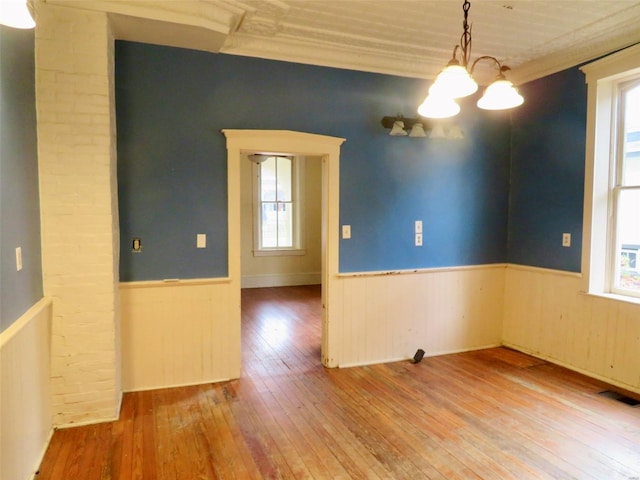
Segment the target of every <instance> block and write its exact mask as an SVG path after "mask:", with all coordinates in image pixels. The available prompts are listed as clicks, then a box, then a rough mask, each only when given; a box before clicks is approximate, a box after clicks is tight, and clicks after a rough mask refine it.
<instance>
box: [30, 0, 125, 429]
mask: <svg viewBox="0 0 640 480" xmlns="http://www.w3.org/2000/svg"><path fill="white" fill-rule="evenodd" d="M36 13H37V28H36V102H37V114H38V162H39V175H40V201H41V206H40V210H41V216H42V257H43V277H44V293H45V295H46V296H48V297H52V298H53V324H52V343H51V353H52V359H51V360H52V361H51V365H52V366H51V391H52V397H53V399H52V401H53V402H52V403H53V423H54V425H69V424H78V423H92V422H98V421H103V420H110V419H113V418H115V417H116V416H117V414H118V410H119V405H120V398H121V388H120V332H119V307H118V288H117V284H118V255H119V241H118V232H119V227H118V208H117V178H116V137H115V104H114V76H113V68H114V67H113V52H114V48H113V38H112V36H111V34H110V31H109V25H108V20H107V15H106V14H105V13H100V12H90V11H84V10H78V9H73V8H65V7H58V6H51V5H48V4H44V3H40V2H39V3H38V4H37V12H36Z"/></svg>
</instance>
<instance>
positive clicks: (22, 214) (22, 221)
mask: <svg viewBox="0 0 640 480" xmlns="http://www.w3.org/2000/svg"><path fill="white" fill-rule="evenodd" d="M34 65H35V64H34V31H33V30H18V29H13V28H9V27H5V26H2V25H0V93H1V104H0V225H1V227H0V331H2V330H5V329H6V328H7V327H8V326H9V325H11V324H12V323H13V322H14V321H15V320H17V319H18V318H19V317H20V316H21V315H22V314H23V313H24V312H25V311H26V310H28V309H29V308H30V307H31V306H32V305H34V304H35V303H36V302H37V301H38V300H40V299H41V298H42V261H41V252H40V207H39V196H38V160H37V138H36V109H35V66H34ZM16 247H21V248H22V258H23V269H22V270H21V271H20V272H18V271H16Z"/></svg>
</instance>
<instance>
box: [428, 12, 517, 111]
mask: <svg viewBox="0 0 640 480" xmlns="http://www.w3.org/2000/svg"><path fill="white" fill-rule="evenodd" d="M470 8H471V3H469V1H468V0H465V2H464V4H463V5H462V11H463V12H464V22H463V23H462V26H463V32H462V37H460V44H459V45H456V46H455V47H454V49H453V56H452V58H451V60H450V61H449V63H448V64H447V66H446V67H445V68H444V69H443V70H442V71H441V72H440V73H439V74H438V76H437V77H436V79H435V82H434V83H433V85H431V87H430V88H429V95H427V98H425V100H424V102H422V104H421V105H420V106H419V107H418V113H419V114H420V115H421V116H423V117H427V118H448V117H453V116H454V115H457V114H458V112H460V105H458V104H457V103H456V99H458V98H462V97H467V96H469V95H471V94H473V93H475V92H476V91H477V90H478V84H477V82H476V81H475V80H474V79H473V71H474V69H475V67H476V65H477V64H478V62H480V61H485V60H486V61H491V62H493V63H494V65H495V67H496V69H497V70H498V74H497V77H496V79H495V80H494V81H493V83H491V84H490V85H489V86H488V87H487V89H486V90H485V92H484V95H483V96H482V98H480V100H478V107H480V108H483V109H485V110H506V109H508V108H513V107H517V106H519V105H522V103H523V102H524V99H523V98H522V95H520V94H519V93H518V89H517V88H515V87H514V86H513V83H511V82H510V81H509V80H507V79H506V78H505V76H504V72H506V71H508V70H510V68H509V67H507V66H506V65H502V64H501V63H500V62H499V61H498V60H497V59H496V58H495V57H490V56H488V55H483V56H482V57H478V58H477V59H476V60H475V61H474V62H473V63H472V64H471V68H469V63H470V61H471V27H470V26H469V23H468V17H469V9H470ZM459 51H460V59H458V52H459Z"/></svg>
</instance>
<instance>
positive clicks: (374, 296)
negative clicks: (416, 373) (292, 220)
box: [329, 264, 505, 367]
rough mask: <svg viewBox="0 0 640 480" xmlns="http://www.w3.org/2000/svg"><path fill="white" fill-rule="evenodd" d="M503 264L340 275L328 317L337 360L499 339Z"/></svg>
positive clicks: (382, 357)
mask: <svg viewBox="0 0 640 480" xmlns="http://www.w3.org/2000/svg"><path fill="white" fill-rule="evenodd" d="M504 270H505V265H503V264H500V265H487V266H484V265H483V266H474V267H460V268H446V269H429V270H422V271H415V272H407V271H400V272H384V273H382V272H381V273H377V274H376V273H363V274H341V275H340V276H339V277H338V278H337V279H336V280H333V281H332V287H333V288H332V292H331V312H330V317H329V322H330V323H333V327H332V328H333V329H335V330H336V334H337V335H336V337H337V339H338V340H337V341H338V342H340V345H339V348H338V349H337V351H335V349H334V354H336V358H337V363H338V366H340V367H349V366H355V365H366V364H372V363H382V362H391V361H397V360H403V359H407V358H411V357H413V355H414V354H415V352H416V350H417V349H418V348H422V349H423V350H425V352H426V355H429V356H432V355H441V354H445V353H454V352H460V351H466V350H475V349H480V348H486V347H492V346H497V345H500V343H501V330H502V315H503V295H504Z"/></svg>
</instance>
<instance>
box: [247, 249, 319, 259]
mask: <svg viewBox="0 0 640 480" xmlns="http://www.w3.org/2000/svg"><path fill="white" fill-rule="evenodd" d="M306 254H307V250H306V249H303V248H289V249H280V250H254V251H253V256H254V257H288V256H296V255H298V256H299V255H306Z"/></svg>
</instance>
